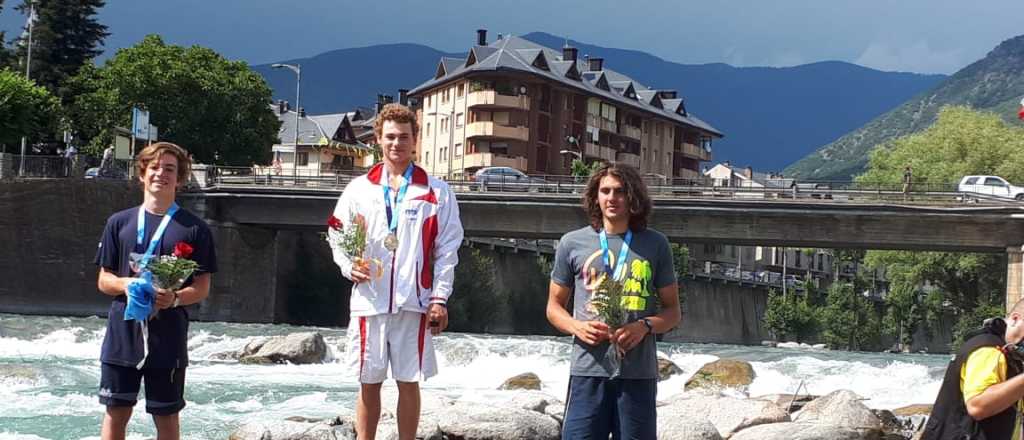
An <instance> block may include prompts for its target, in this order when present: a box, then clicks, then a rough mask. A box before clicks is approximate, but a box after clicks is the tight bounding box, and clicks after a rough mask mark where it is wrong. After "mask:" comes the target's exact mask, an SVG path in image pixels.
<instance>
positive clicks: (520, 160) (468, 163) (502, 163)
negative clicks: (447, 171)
mask: <svg viewBox="0 0 1024 440" xmlns="http://www.w3.org/2000/svg"><path fill="white" fill-rule="evenodd" d="M454 164H459V166H460V167H461V168H463V169H471V168H482V167H510V168H515V169H517V170H521V171H526V169H527V168H526V166H527V163H526V158H525V157H520V156H516V157H509V156H502V155H499V154H494V153H473V154H467V155H466V157H465V158H458V159H455V163H453V165H454Z"/></svg>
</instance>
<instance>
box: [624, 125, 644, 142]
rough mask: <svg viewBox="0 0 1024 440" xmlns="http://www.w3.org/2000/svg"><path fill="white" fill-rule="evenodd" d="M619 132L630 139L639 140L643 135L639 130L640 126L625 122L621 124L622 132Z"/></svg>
mask: <svg viewBox="0 0 1024 440" xmlns="http://www.w3.org/2000/svg"><path fill="white" fill-rule="evenodd" d="M619 134H620V135H622V136H625V137H628V138H630V139H636V140H640V137H641V136H643V134H642V132H641V131H640V128H638V127H634V126H632V125H626V124H622V132H620V133H619Z"/></svg>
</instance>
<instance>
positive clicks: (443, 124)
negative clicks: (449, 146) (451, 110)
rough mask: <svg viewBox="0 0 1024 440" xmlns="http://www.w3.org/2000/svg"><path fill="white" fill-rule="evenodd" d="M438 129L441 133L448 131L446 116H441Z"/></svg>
mask: <svg viewBox="0 0 1024 440" xmlns="http://www.w3.org/2000/svg"><path fill="white" fill-rule="evenodd" d="M440 131H441V133H447V132H448V117H447V116H445V117H443V118H441V130H440Z"/></svg>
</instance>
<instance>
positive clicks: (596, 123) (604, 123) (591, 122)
mask: <svg viewBox="0 0 1024 440" xmlns="http://www.w3.org/2000/svg"><path fill="white" fill-rule="evenodd" d="M587 126H588V127H597V128H598V129H601V130H604V131H608V132H612V133H615V134H618V133H619V124H616V123H615V121H610V120H608V119H605V118H602V117H599V116H595V115H592V114H589V113H588V114H587Z"/></svg>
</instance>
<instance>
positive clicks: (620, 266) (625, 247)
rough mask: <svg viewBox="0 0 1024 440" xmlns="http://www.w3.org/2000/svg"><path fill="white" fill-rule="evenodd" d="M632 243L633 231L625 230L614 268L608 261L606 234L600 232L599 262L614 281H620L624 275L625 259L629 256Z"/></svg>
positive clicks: (602, 231)
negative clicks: (624, 236)
mask: <svg viewBox="0 0 1024 440" xmlns="http://www.w3.org/2000/svg"><path fill="white" fill-rule="evenodd" d="M632 241H633V231H632V230H626V238H625V240H623V241H622V248H621V249H619V259H618V260H615V267H612V265H611V263H610V262H609V261H608V234H606V233H605V232H604V229H602V230H601V260H602V261H603V262H604V271H605V273H607V274H608V275H611V276H612V279H614V280H615V281H622V279H623V278H624V277H625V275H626V266H627V265H626V263H625V261H626V258H627V257H628V256H629V244H630V243H631V242H632Z"/></svg>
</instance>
